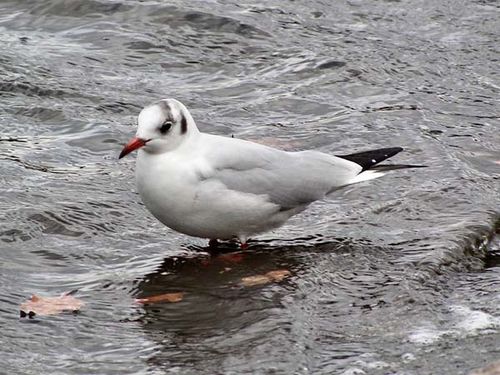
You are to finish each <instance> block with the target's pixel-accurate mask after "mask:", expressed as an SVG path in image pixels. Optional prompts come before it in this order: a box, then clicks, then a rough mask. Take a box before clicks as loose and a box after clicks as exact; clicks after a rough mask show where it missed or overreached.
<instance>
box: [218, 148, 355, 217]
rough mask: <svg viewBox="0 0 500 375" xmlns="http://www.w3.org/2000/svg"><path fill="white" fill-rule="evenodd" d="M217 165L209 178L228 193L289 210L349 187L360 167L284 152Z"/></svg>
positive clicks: (262, 153) (242, 157)
mask: <svg viewBox="0 0 500 375" xmlns="http://www.w3.org/2000/svg"><path fill="white" fill-rule="evenodd" d="M245 154H246V153H245V152H243V153H242V154H239V156H237V157H235V158H233V159H231V160H230V161H229V160H227V159H226V160H225V162H223V163H219V165H218V166H216V168H215V169H214V172H213V174H212V175H211V176H210V177H209V178H210V179H215V180H217V181H219V182H221V183H223V184H224V185H225V186H226V187H227V188H228V189H230V190H236V191H241V192H245V193H251V194H256V195H266V196H267V197H268V200H269V201H270V202H272V203H275V204H277V205H279V206H280V209H281V210H288V209H292V208H295V207H299V206H304V205H307V204H309V203H312V202H314V201H315V200H318V199H322V198H324V197H325V195H326V194H328V193H329V192H331V191H333V190H335V189H336V188H339V187H341V186H345V185H348V184H349V180H350V179H352V178H353V177H354V176H356V175H357V174H358V173H359V172H360V171H361V167H360V166H359V165H357V164H356V163H353V162H350V161H347V160H343V159H340V158H337V157H335V156H330V155H326V154H323V153H320V152H315V151H303V152H285V151H279V150H275V149H268V148H262V149H261V150H260V152H259V153H254V152H252V153H251V155H248V154H247V155H246V157H245Z"/></svg>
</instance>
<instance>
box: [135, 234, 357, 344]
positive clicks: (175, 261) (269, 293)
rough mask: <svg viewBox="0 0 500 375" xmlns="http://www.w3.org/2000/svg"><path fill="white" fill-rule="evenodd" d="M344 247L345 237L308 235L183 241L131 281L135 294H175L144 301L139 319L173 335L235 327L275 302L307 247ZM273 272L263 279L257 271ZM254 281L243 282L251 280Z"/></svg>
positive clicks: (304, 260) (261, 315)
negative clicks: (204, 243)
mask: <svg viewBox="0 0 500 375" xmlns="http://www.w3.org/2000/svg"><path fill="white" fill-rule="evenodd" d="M344 247H349V244H348V241H347V240H345V239H336V240H330V241H325V242H321V241H318V242H317V243H314V242H311V241H310V239H295V240H293V241H288V242H280V244H279V245H278V246H276V244H275V243H274V242H272V241H269V242H264V241H259V242H258V243H252V244H251V245H250V248H249V249H246V250H243V251H242V250H240V249H239V248H238V247H237V245H236V244H231V243H222V244H219V246H218V247H217V248H215V249H214V248H212V247H204V248H202V247H195V246H189V247H186V248H185V249H184V250H185V251H184V254H185V255H183V256H178V257H168V258H165V259H164V261H163V263H162V264H161V265H160V266H159V267H158V268H157V269H156V270H155V271H154V272H152V273H150V274H148V275H145V276H144V277H143V278H142V279H141V280H140V281H139V282H138V284H137V288H136V297H137V298H139V299H140V298H148V297H151V296H158V295H164V294H169V293H172V294H173V293H175V294H179V293H180V294H181V295H182V298H181V299H182V300H181V301H179V302H176V303H169V302H164V303H151V304H145V305H144V313H145V316H144V317H143V319H141V321H143V322H144V323H145V324H146V325H147V326H148V329H160V330H166V331H170V332H172V333H175V334H176V335H182V336H189V335H191V334H196V335H199V334H207V335H210V334H212V333H213V332H214V331H217V330H219V329H221V328H223V329H225V330H231V329H237V328H239V327H242V326H245V325H248V324H251V323H252V322H255V321H258V320H261V319H265V317H266V314H267V311H269V309H272V308H275V307H278V306H279V305H280V299H281V297H282V296H283V295H284V294H286V293H287V291H289V290H290V288H293V287H294V281H295V280H296V277H297V275H299V274H300V273H301V272H303V271H304V270H305V269H306V268H307V265H308V264H309V263H310V262H309V261H308V260H309V259H310V257H311V252H318V251H339V250H340V249H342V248H344ZM273 272H274V273H276V272H277V273H278V274H279V275H281V276H283V277H281V278H278V279H277V280H276V279H272V278H270V279H269V280H268V281H266V279H262V278H260V279H259V277H261V276H265V275H268V274H270V273H271V274H273ZM253 277H257V282H256V283H252V282H250V283H245V280H255V279H252V278H253Z"/></svg>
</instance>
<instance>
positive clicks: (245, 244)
mask: <svg viewBox="0 0 500 375" xmlns="http://www.w3.org/2000/svg"><path fill="white" fill-rule="evenodd" d="M240 249H241V250H246V249H248V243H246V242H242V243H241V244H240Z"/></svg>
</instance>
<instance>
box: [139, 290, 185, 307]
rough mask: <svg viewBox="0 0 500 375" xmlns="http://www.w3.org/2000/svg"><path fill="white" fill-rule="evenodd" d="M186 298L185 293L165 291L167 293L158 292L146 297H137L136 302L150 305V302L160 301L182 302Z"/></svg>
mask: <svg viewBox="0 0 500 375" xmlns="http://www.w3.org/2000/svg"><path fill="white" fill-rule="evenodd" d="M183 298H184V293H182V292H178V293H165V294H157V295H156V296H150V297H144V298H136V299H135V302H136V303H140V304H143V305H149V304H150V303H159V302H172V303H173V302H180V301H182V299H183Z"/></svg>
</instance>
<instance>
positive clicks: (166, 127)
mask: <svg viewBox="0 0 500 375" xmlns="http://www.w3.org/2000/svg"><path fill="white" fill-rule="evenodd" d="M171 127H172V123H171V122H170V121H166V122H164V123H163V125H162V126H160V133H161V134H167V132H168V131H169V129H170V128H171Z"/></svg>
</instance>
